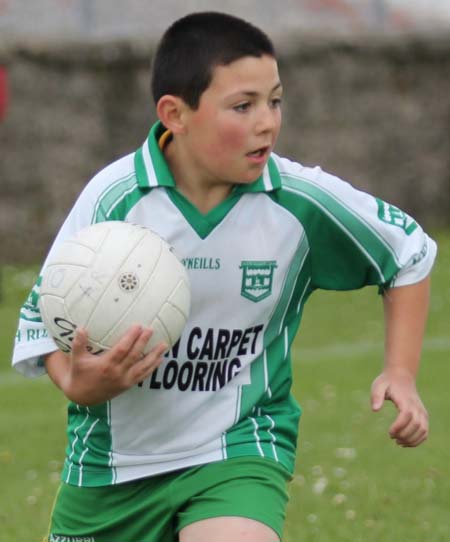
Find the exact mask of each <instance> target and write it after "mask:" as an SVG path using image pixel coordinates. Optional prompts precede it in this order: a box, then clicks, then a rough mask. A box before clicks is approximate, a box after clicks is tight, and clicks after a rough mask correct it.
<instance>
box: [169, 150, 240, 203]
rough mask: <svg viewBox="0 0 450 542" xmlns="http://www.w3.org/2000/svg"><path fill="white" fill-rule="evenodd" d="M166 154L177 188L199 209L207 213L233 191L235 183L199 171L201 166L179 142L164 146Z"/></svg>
mask: <svg viewBox="0 0 450 542" xmlns="http://www.w3.org/2000/svg"><path fill="white" fill-rule="evenodd" d="M164 156H165V158H166V160H167V162H168V164H169V168H170V171H171V172H172V175H173V177H174V179H175V184H176V186H177V189H178V190H179V191H180V192H181V193H182V194H183V195H184V196H185V197H186V198H187V199H188V200H189V201H190V202H191V203H192V204H193V205H195V207H197V209H198V210H199V211H200V212H201V213H203V214H206V213H208V212H209V211H211V210H212V209H214V207H216V206H217V205H219V204H220V203H222V201H224V200H225V199H226V198H227V197H228V196H229V195H230V193H231V191H232V189H233V185H232V184H231V183H226V182H223V181H222V182H217V181H215V180H214V179H212V178H209V177H207V176H206V175H203V176H202V175H201V174H200V173H199V170H200V168H199V167H197V165H196V164H195V163H192V160H191V159H190V156H189V153H187V152H184V149H183V148H182V147H181V146H179V145H178V146H177V142H176V141H175V140H172V141H171V142H170V143H168V144H167V145H166V147H165V148H164Z"/></svg>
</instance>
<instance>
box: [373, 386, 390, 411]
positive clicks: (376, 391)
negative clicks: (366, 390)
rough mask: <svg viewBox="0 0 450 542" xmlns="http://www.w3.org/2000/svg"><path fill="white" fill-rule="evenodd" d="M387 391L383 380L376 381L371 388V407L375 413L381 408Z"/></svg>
mask: <svg viewBox="0 0 450 542" xmlns="http://www.w3.org/2000/svg"><path fill="white" fill-rule="evenodd" d="M387 390H388V383H387V382H385V381H383V380H376V381H375V382H374V384H373V386H372V392H371V405H372V410H373V411H374V412H377V411H378V410H380V409H381V407H382V406H383V403H384V400H385V399H386V394H387Z"/></svg>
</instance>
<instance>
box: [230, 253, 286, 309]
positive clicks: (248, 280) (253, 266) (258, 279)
mask: <svg viewBox="0 0 450 542" xmlns="http://www.w3.org/2000/svg"><path fill="white" fill-rule="evenodd" d="M276 268H277V262H276V261H273V260H272V261H243V262H241V265H240V266H239V269H242V286H241V296H242V297H245V298H246V299H249V300H250V301H254V302H255V303H257V302H258V301H262V300H263V299H266V297H269V295H270V294H271V293H272V284H273V274H274V271H275V269H276Z"/></svg>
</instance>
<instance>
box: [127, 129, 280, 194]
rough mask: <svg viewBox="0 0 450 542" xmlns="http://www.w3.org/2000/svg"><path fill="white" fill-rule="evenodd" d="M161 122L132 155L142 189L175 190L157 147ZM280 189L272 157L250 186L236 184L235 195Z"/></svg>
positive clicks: (276, 169) (170, 175)
mask: <svg viewBox="0 0 450 542" xmlns="http://www.w3.org/2000/svg"><path fill="white" fill-rule="evenodd" d="M165 131H166V130H165V128H164V126H163V125H162V124H161V122H159V121H158V122H156V123H155V124H154V125H153V126H152V128H151V130H150V133H149V135H148V138H147V139H146V140H145V142H144V144H143V145H142V147H140V148H139V149H138V150H137V151H136V152H135V155H134V164H135V168H136V176H137V183H138V186H139V187H140V188H142V189H145V188H155V187H158V186H166V187H171V188H175V180H174V178H173V176H172V173H171V171H170V169H169V166H168V164H167V162H166V159H165V158H164V154H163V152H162V150H161V149H160V146H159V139H160V137H161V136H162V135H163V134H164V132H165ZM280 187H281V179H280V174H279V172H278V168H277V167H276V165H275V161H274V160H273V158H272V157H270V158H269V161H268V162H267V164H266V167H265V168H264V171H263V173H262V175H261V176H260V177H259V178H258V179H256V181H254V182H253V183H251V184H237V185H236V187H235V193H236V192H237V193H245V192H271V191H272V190H277V189H278V188H280Z"/></svg>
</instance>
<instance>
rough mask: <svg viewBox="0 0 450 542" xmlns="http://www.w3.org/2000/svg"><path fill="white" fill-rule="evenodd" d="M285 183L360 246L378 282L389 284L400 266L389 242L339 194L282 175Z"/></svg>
mask: <svg viewBox="0 0 450 542" xmlns="http://www.w3.org/2000/svg"><path fill="white" fill-rule="evenodd" d="M283 184H284V186H285V188H286V189H287V190H289V191H290V192H292V193H295V194H298V195H299V196H301V197H302V198H304V199H306V200H308V201H309V202H310V203H312V204H313V205H315V206H316V207H318V208H320V209H321V210H322V212H323V213H325V215H326V216H327V217H328V218H329V219H331V220H332V221H333V222H334V223H335V225H336V226H337V227H338V228H339V229H340V230H341V231H342V233H343V234H344V235H345V236H347V237H348V238H349V239H351V240H352V241H353V242H354V243H355V245H356V246H358V247H359V249H360V251H361V253H362V254H364V256H365V258H366V259H367V260H368V261H370V262H371V265H372V267H373V268H374V269H375V270H376V272H377V273H378V276H379V281H378V282H379V283H382V284H385V283H387V282H389V281H390V280H391V279H392V277H393V276H394V275H395V274H396V273H397V272H398V270H399V269H400V264H399V262H398V259H397V256H396V254H395V252H394V250H393V249H392V247H391V246H390V245H389V244H388V242H387V241H386V240H385V239H383V238H382V237H381V236H380V235H379V234H378V232H376V230H375V229H374V228H372V227H371V225H370V224H369V223H367V222H366V221H365V220H364V219H363V218H362V217H361V216H360V215H358V214H357V213H356V212H355V211H354V210H352V209H350V208H349V207H347V206H346V205H344V203H343V202H341V201H340V200H339V199H338V197H337V196H336V195H334V194H332V193H331V192H328V191H326V190H325V189H324V188H322V187H319V186H317V185H316V184H313V183H312V182H310V181H308V180H307V179H303V178H301V177H296V176H293V175H287V176H283ZM296 205H297V206H305V202H304V201H303V202H302V201H301V199H300V198H299V201H298V202H297V204H296Z"/></svg>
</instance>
